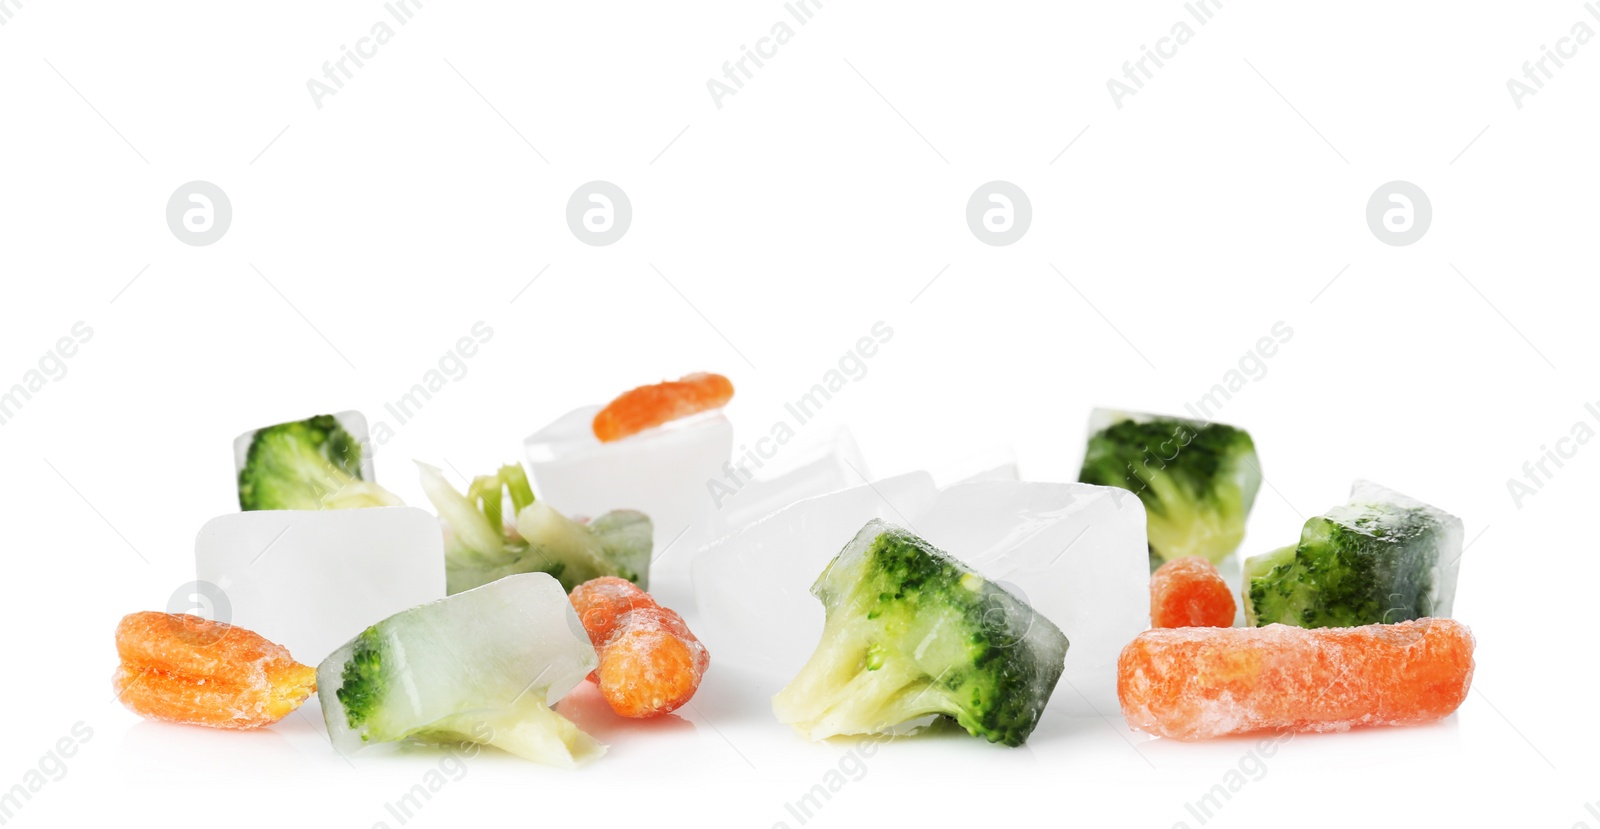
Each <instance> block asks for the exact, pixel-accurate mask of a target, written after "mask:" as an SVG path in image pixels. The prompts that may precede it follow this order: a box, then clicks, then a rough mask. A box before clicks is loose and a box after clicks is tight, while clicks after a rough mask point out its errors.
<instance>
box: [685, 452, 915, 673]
mask: <svg viewBox="0 0 1600 829" xmlns="http://www.w3.org/2000/svg"><path fill="white" fill-rule="evenodd" d="M936 494H937V490H936V489H935V488H934V486H933V478H931V477H929V475H928V474H927V473H926V472H913V473H910V474H907V475H901V476H898V477H894V478H888V479H885V480H882V481H877V482H874V483H871V484H865V485H862V486H856V487H851V488H850V489H845V490H841V491H839V492H835V493H831V494H828V495H820V496H817V497H814V498H808V499H806V500H804V501H800V502H798V503H795V504H792V505H790V506H788V507H786V508H784V509H781V510H778V511H777V512H775V513H773V514H771V515H769V516H767V517H766V518H763V519H761V520H760V521H757V522H756V523H754V524H751V525H749V526H747V527H745V528H744V529H742V530H739V531H737V532H735V533H734V534H733V535H730V536H728V537H726V538H722V539H719V540H718V541H716V542H715V543H714V544H712V545H711V546H709V547H706V548H705V549H703V550H701V551H700V552H699V554H697V555H696V556H695V558H694V562H693V565H692V568H693V580H694V594H695V604H696V607H697V608H698V609H699V618H698V619H697V620H696V625H695V634H696V635H697V636H699V637H700V638H701V639H702V640H704V641H705V643H706V648H707V649H709V650H710V651H711V652H712V653H714V654H717V656H718V658H725V659H727V660H728V661H729V662H730V663H738V664H741V665H742V666H744V667H748V668H750V669H752V670H757V671H760V672H763V673H766V674H768V675H769V676H774V677H781V678H784V679H787V678H788V677H789V676H792V675H793V674H794V672H795V671H798V670H799V669H800V666H801V665H803V664H805V661H806V658H807V657H809V656H810V655H811V652H812V651H813V650H815V649H816V647H817V638H818V637H819V636H821V635H822V615H823V614H822V604H821V603H820V602H818V601H817V599H816V598H815V597H814V596H812V595H811V584H812V583H813V582H815V581H816V580H817V576H818V575H820V574H821V573H822V570H823V568H824V567H827V566H828V562H830V561H832V560H833V557H834V556H836V555H838V554H839V551H840V550H842V549H843V548H844V546H845V545H846V544H848V543H849V542H850V539H852V538H854V537H855V535H856V533H858V532H860V531H861V527H862V526H863V525H864V524H866V523H867V522H868V521H870V520H872V519H874V518H878V519H882V520H884V521H888V522H890V523H892V524H898V525H900V526H903V527H904V526H908V524H909V522H908V520H907V517H908V516H913V519H912V520H914V516H917V515H921V514H922V512H923V511H924V510H925V509H927V507H928V505H929V504H931V503H933V499H934V496H935V495H936ZM723 654H727V656H726V657H724V656H723Z"/></svg>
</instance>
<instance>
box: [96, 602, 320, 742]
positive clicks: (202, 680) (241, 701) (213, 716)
mask: <svg viewBox="0 0 1600 829" xmlns="http://www.w3.org/2000/svg"><path fill="white" fill-rule="evenodd" d="M117 655H118V656H119V657H120V658H121V660H122V664H121V665H119V666H118V667H117V673H116V675H115V676H114V677H113V678H112V685H113V686H114V688H115V689H116V692H117V696H118V697H119V698H120V699H121V700H122V704H123V705H125V706H127V707H128V709H129V710H131V711H133V712H134V713H135V714H138V715H140V716H142V717H150V718H152V719H157V720H167V721H169V722H176V723H185V724H188V725H204V726H208V727H211V728H236V729H248V728H260V727H261V726H263V725H270V724H272V723H275V722H277V721H278V720H281V719H283V718H284V717H287V716H289V713H290V712H292V711H294V710H295V709H296V708H299V707H300V704H301V703H303V702H305V701H306V698H307V697H310V696H311V695H312V694H313V693H315V692H316V690H317V670H316V669H315V668H313V667H311V666H309V665H301V664H300V663H298V662H296V661H294V659H292V658H291V657H290V656H289V651H288V650H286V649H285V648H284V647H283V646H281V645H275V644H273V643H271V642H268V641H267V640H266V639H263V638H262V637H260V636H258V635H257V634H254V633H251V632H250V631H248V630H245V629H244V628H241V627H234V626H233V625H229V624H225V623H223V622H212V621H208V620H206V619H202V618H200V617H198V616H185V615H181V614H173V613H156V612H145V613H133V614H129V615H127V616H124V617H123V618H122V622H121V623H119V624H118V625H117Z"/></svg>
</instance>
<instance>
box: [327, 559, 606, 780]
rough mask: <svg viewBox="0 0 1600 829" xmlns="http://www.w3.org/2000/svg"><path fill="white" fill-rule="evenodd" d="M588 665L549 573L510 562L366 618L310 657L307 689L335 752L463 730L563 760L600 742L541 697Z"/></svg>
mask: <svg viewBox="0 0 1600 829" xmlns="http://www.w3.org/2000/svg"><path fill="white" fill-rule="evenodd" d="M599 664H600V660H599V658H598V656H597V655H596V654H595V650H594V646H593V645H591V644H590V642H589V635H588V633H587V632H585V631H584V628H583V624H582V622H580V621H579V620H578V613H577V611H576V610H574V609H573V607H572V602H570V601H569V600H568V599H567V592H566V591H565V590H562V589H561V585H560V583H558V582H557V581H556V580H555V579H554V578H553V577H551V576H550V575H548V574H545V573H520V574H517V575H514V576H507V577H505V578H503V579H500V580H498V581H494V582H491V583H489V584H486V585H484V586H482V587H477V588H474V589H472V590H468V591H466V592H464V593H457V594H456V595H454V596H451V597H450V598H448V599H443V600H440V601H436V602H431V603H429V604H425V605H422V606H420V607H414V608H410V609H408V610H405V611H402V612H400V613H397V614H395V615H393V616H390V617H389V618H386V619H383V620H381V621H374V622H373V623H372V625H371V629H370V630H367V631H363V632H362V633H361V635H360V636H359V637H357V638H355V639H354V640H352V641H350V642H347V643H346V644H344V645H343V646H341V647H340V648H339V649H337V650H335V651H334V652H333V653H332V654H331V655H329V656H328V658H327V659H325V660H323V662H322V664H320V665H318V666H317V687H318V689H319V693H318V695H317V696H318V699H319V700H320V701H321V703H322V715H323V719H324V720H325V721H326V722H327V725H328V738H329V739H330V740H331V741H332V742H333V745H334V747H335V748H337V749H338V750H339V751H341V752H348V751H353V750H356V749H359V748H362V747H363V746H365V745H368V744H370V743H379V742H396V741H400V740H405V739H417V740H422V741H425V742H436V743H453V742H458V741H461V740H469V741H472V742H478V743H485V744H488V745H494V746H498V747H499V748H502V749H504V750H506V751H509V752H511V753H513V754H516V755H518V756H520V757H524V758H527V759H529V760H534V761H537V762H543V763H549V764H552V765H561V766H571V765H575V764H577V763H578V762H582V761H583V760H585V759H588V758H590V757H593V756H595V755H597V754H599V753H600V752H601V751H602V750H603V747H602V746H601V745H600V744H599V743H597V742H596V741H595V740H594V739H593V738H591V737H589V736H588V735H587V734H584V733H583V732H581V731H579V730H578V729H577V727H576V726H574V725H573V724H572V723H571V722H570V721H568V720H566V719H565V718H563V717H561V716H560V715H559V714H557V713H555V712H554V711H552V710H550V708H549V706H550V705H551V704H553V703H554V702H556V701H557V700H559V699H561V698H562V697H564V696H566V694H567V692H568V691H571V690H572V689H573V688H574V687H576V686H577V685H578V683H580V682H582V681H583V680H584V677H586V676H588V675H589V672H590V671H592V670H594V669H595V668H596V667H597V666H598V665H599ZM351 683H355V686H354V687H348V686H350V685H351ZM346 697H348V699H346ZM347 704H348V705H349V706H350V707H349V708H347V707H346V705H347Z"/></svg>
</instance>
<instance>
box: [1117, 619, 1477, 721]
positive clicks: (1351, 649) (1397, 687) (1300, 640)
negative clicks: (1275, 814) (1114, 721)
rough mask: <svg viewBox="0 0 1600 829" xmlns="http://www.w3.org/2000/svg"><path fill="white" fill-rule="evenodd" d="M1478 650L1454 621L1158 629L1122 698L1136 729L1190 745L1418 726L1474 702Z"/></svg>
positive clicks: (1122, 677) (1126, 679) (1125, 675)
mask: <svg viewBox="0 0 1600 829" xmlns="http://www.w3.org/2000/svg"><path fill="white" fill-rule="evenodd" d="M1473 647H1474V642H1473V639H1472V632H1471V631H1470V630H1468V629H1467V627H1466V626H1465V625H1462V624H1460V623H1459V622H1455V621H1452V620H1450V619H1418V620H1415V621H1411V622H1403V623H1400V624H1394V625H1364V626H1361V627H1350V628H1317V629H1305V628H1298V627H1291V626H1288V625H1276V624H1274V625H1267V626H1266V627H1262V628H1175V629H1171V630H1150V631H1146V632H1144V633H1141V634H1139V636H1138V638H1136V639H1134V640H1133V642H1131V643H1129V644H1128V646H1127V647H1126V648H1124V649H1123V651H1122V656H1121V657H1120V658H1119V659H1118V660H1117V697H1118V699H1119V700H1120V701H1121V703H1122V715H1123V716H1124V717H1126V718H1127V720H1128V725H1130V726H1132V727H1134V728H1136V729H1138V730H1140V731H1146V732H1149V733H1151V734H1156V735H1158V736H1162V737H1172V738H1175V739H1179V740H1201V739H1206V738H1210V737H1220V736H1223V735H1227V734H1243V733H1247V732H1251V731H1260V730H1264V729H1279V730H1288V731H1346V730H1349V729H1350V728H1352V727H1355V726H1366V725H1417V724H1421V723H1427V722H1432V721H1434V720H1438V719H1441V718H1443V717H1447V716H1449V715H1450V714H1451V713H1452V712H1454V711H1455V710H1456V708H1458V707H1460V705H1461V703H1462V701H1463V700H1465V699H1466V697H1467V690H1468V688H1469V687H1470V686H1471V684H1472V669H1473V659H1472V651H1473Z"/></svg>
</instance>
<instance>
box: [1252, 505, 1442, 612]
mask: <svg viewBox="0 0 1600 829" xmlns="http://www.w3.org/2000/svg"><path fill="white" fill-rule="evenodd" d="M1460 555H1461V521H1460V520H1459V519H1457V518H1455V517H1454V516H1451V515H1449V514H1448V513H1445V512H1443V511H1441V510H1438V509H1435V508H1433V507H1430V506H1428V505H1427V504H1423V503H1421V502H1419V501H1416V500H1414V499H1412V498H1408V497H1406V496H1404V495H1401V494H1400V493H1397V492H1393V491H1391V490H1387V489H1384V488H1383V487H1380V486H1377V485H1376V484H1370V483H1366V482H1364V481H1363V482H1358V483H1357V484H1356V487H1355V491H1354V492H1353V493H1352V495H1351V500H1350V502H1349V503H1347V504H1344V505H1343V506H1338V507H1334V508H1333V509H1331V510H1328V512H1327V514H1325V515H1320V516H1317V517H1316V518H1312V519H1311V520H1309V521H1307V522H1306V523H1305V527H1304V528H1302V529H1301V531H1300V543H1299V544H1297V545H1295V546H1291V547H1284V548H1282V549H1279V550H1276V551H1274V552H1271V553H1268V554H1266V555H1261V556H1255V557H1253V558H1251V559H1249V560H1248V561H1246V562H1245V566H1244V604H1245V616H1246V618H1247V620H1248V621H1249V623H1250V624H1252V625H1268V624H1272V623H1274V622H1278V623H1282V624H1286V625H1296V626H1299V627H1307V628H1316V627H1352V626H1356V625H1370V624H1389V623H1394V622H1404V621H1408V620H1411V619H1420V618H1423V617H1425V616H1449V615H1450V606H1451V604H1452V601H1453V599H1454V596H1455V579H1456V570H1457V567H1458V565H1459V559H1460Z"/></svg>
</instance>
